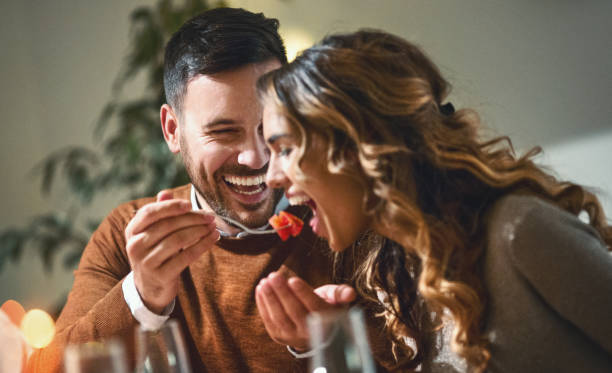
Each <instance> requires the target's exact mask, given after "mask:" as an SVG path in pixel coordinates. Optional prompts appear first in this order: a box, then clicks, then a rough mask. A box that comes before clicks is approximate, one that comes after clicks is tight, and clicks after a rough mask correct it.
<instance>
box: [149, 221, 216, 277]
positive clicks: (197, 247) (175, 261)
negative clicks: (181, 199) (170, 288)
mask: <svg viewBox="0 0 612 373" xmlns="http://www.w3.org/2000/svg"><path fill="white" fill-rule="evenodd" d="M217 238H219V232H218V231H217V230H216V229H214V227H213V228H212V229H211V230H210V232H209V233H208V234H207V235H205V236H204V237H202V238H201V239H200V240H199V241H197V242H196V243H195V244H193V245H191V246H189V247H186V248H185V249H184V250H180V251H179V252H178V253H177V254H176V255H174V256H172V257H170V258H169V259H168V260H167V261H166V262H164V263H162V264H161V266H160V267H159V274H160V276H162V278H167V279H176V278H177V277H178V276H179V275H180V274H181V272H183V270H185V268H187V267H188V266H189V265H190V264H191V263H193V262H194V261H196V260H197V259H198V258H199V257H200V255H202V254H203V253H204V252H205V251H206V250H208V249H209V248H210V247H212V245H214V243H215V242H216V241H217Z"/></svg>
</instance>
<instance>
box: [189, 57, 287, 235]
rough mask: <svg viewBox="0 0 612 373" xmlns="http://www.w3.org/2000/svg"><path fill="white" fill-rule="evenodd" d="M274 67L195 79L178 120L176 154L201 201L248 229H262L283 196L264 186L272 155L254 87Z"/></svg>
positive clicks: (270, 63) (249, 67)
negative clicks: (265, 140)
mask: <svg viewBox="0 0 612 373" xmlns="http://www.w3.org/2000/svg"><path fill="white" fill-rule="evenodd" d="M278 67H280V63H279V62H278V61H276V60H273V61H268V62H262V63H256V64H250V65H247V66H244V67H242V68H239V69H237V70H231V71H227V72H221V73H217V74H214V75H198V76H196V77H195V78H193V79H192V80H191V81H190V82H189V83H188V85H187V92H186V94H185V97H184V101H183V106H182V110H181V116H180V118H179V119H178V122H179V125H178V127H177V133H178V135H177V138H178V145H179V149H178V151H180V153H181V155H182V157H183V162H184V164H185V167H186V169H187V172H188V174H189V177H190V178H191V181H192V183H193V185H194V186H195V188H196V190H197V192H198V199H199V201H200V203H201V204H203V205H204V206H203V207H206V205H208V207H209V208H210V209H211V210H212V211H213V212H215V213H216V214H217V215H222V216H229V217H231V218H233V219H236V220H238V221H240V222H242V223H243V224H245V225H247V226H249V227H259V226H263V225H265V224H266V222H267V220H268V218H269V217H270V216H271V215H272V214H273V213H274V207H275V206H276V203H277V202H278V200H279V198H280V196H281V192H280V191H275V190H273V189H270V188H268V187H267V186H266V184H265V182H264V181H265V175H266V170H267V168H268V161H269V158H270V157H269V152H268V150H267V148H266V145H265V143H264V140H263V129H262V108H261V105H260V103H259V101H258V98H257V93H256V89H255V83H256V82H257V79H258V78H259V77H260V76H261V75H263V74H265V73H266V72H268V71H270V70H273V69H276V68H278Z"/></svg>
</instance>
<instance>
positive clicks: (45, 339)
mask: <svg viewBox="0 0 612 373" xmlns="http://www.w3.org/2000/svg"><path fill="white" fill-rule="evenodd" d="M21 331H22V333H23V335H24V337H25V339H26V341H28V343H29V344H30V346H32V347H34V348H43V347H46V346H47V345H48V344H49V343H51V341H52V340H53V337H54V336H55V323H54V322H53V319H52V318H51V316H49V314H48V313H46V312H45V311H43V310H39V309H33V310H30V311H28V312H27V313H26V314H25V316H24V317H23V320H21Z"/></svg>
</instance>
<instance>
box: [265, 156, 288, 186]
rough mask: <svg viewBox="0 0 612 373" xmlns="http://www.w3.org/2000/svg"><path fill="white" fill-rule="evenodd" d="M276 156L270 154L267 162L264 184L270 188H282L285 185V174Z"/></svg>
mask: <svg viewBox="0 0 612 373" xmlns="http://www.w3.org/2000/svg"><path fill="white" fill-rule="evenodd" d="M278 163H279V162H278V161H277V160H276V157H274V156H272V157H271V158H270V161H269V162H268V171H267V172H266V184H267V185H268V187H270V188H283V187H285V186H286V185H287V175H285V173H284V172H283V170H282V169H281V167H280V165H279V164H278Z"/></svg>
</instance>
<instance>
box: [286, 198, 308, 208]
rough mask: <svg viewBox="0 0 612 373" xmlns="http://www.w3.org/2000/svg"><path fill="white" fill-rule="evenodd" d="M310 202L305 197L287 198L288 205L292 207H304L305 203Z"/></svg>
mask: <svg viewBox="0 0 612 373" xmlns="http://www.w3.org/2000/svg"><path fill="white" fill-rule="evenodd" d="M308 201H310V198H308V197H306V196H293V197H291V198H289V204H290V205H292V206H295V205H304V204H306V202H308Z"/></svg>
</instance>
